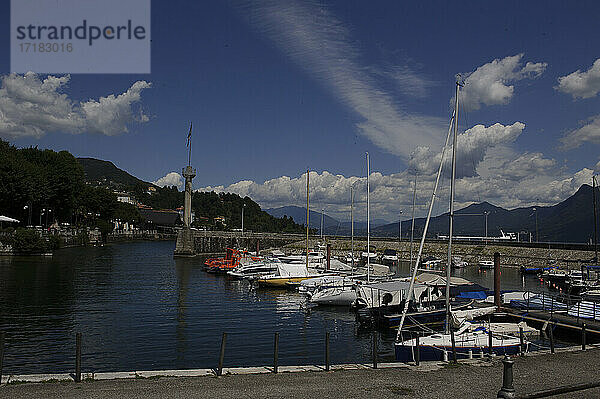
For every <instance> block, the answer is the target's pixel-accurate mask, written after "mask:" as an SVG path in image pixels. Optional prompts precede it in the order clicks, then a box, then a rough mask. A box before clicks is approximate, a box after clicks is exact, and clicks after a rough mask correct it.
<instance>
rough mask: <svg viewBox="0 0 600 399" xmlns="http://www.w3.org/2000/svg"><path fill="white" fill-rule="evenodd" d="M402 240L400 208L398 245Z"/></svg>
mask: <svg viewBox="0 0 600 399" xmlns="http://www.w3.org/2000/svg"><path fill="white" fill-rule="evenodd" d="M400 241H402V210H400V216H398V245H400Z"/></svg>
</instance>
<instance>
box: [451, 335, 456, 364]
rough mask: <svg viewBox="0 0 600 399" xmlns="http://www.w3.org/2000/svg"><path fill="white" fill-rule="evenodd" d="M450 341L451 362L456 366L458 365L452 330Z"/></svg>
mask: <svg viewBox="0 0 600 399" xmlns="http://www.w3.org/2000/svg"><path fill="white" fill-rule="evenodd" d="M450 340H451V341H452V362H453V363H454V364H456V363H458V360H456V340H455V338H454V330H453V329H452V328H451V329H450Z"/></svg>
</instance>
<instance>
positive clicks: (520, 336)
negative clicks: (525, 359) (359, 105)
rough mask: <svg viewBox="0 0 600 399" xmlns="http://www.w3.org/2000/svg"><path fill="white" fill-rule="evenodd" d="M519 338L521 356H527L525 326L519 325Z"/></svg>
mask: <svg viewBox="0 0 600 399" xmlns="http://www.w3.org/2000/svg"><path fill="white" fill-rule="evenodd" d="M519 339H520V341H521V347H520V348H521V356H525V337H524V336H523V327H519Z"/></svg>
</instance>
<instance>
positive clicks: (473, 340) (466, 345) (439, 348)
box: [395, 79, 521, 361]
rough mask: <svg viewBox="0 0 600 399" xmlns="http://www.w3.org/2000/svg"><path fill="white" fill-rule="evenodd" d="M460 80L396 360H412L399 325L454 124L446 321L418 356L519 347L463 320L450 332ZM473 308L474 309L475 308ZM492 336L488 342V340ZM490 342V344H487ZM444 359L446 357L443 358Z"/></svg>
mask: <svg viewBox="0 0 600 399" xmlns="http://www.w3.org/2000/svg"><path fill="white" fill-rule="evenodd" d="M460 87H461V83H460V82H459V80H458V79H457V81H456V97H455V100H456V101H455V106H454V113H453V116H452V119H451V122H450V127H449V129H448V136H447V137H446V144H445V146H444V148H443V149H442V157H441V161H440V166H439V169H438V173H437V178H436V182H435V185H434V189H433V194H432V197H431V201H430V204H429V212H428V214H427V220H426V222H425V229H424V231H423V236H422V238H421V244H420V246H419V253H418V255H417V261H416V263H415V265H414V269H413V275H412V278H411V283H410V288H409V292H408V298H407V300H406V301H405V306H404V311H403V313H402V317H401V320H400V325H399V326H398V332H397V336H396V343H395V354H396V360H398V361H409V360H413V359H414V348H415V346H416V345H417V343H416V339H409V340H403V339H402V327H403V325H404V320H405V317H406V313H407V310H408V305H409V302H410V299H411V297H412V296H413V294H414V292H413V290H414V281H415V276H416V272H417V266H418V264H419V261H420V258H421V254H422V251H423V245H424V243H425V236H426V234H427V228H428V226H429V221H430V218H431V211H432V209H433V204H434V201H435V196H436V191H437V188H438V184H439V180H440V176H441V172H442V168H443V164H444V155H445V151H446V148H447V147H448V144H449V139H450V133H451V132H452V127H454V134H453V140H452V143H453V145H452V178H451V181H450V182H451V183H450V184H451V185H450V206H449V208H450V212H449V216H450V222H449V235H448V263H447V267H446V294H445V300H446V322H445V332H444V333H443V334H441V333H440V334H432V335H429V336H426V337H423V338H421V339H420V342H419V351H420V357H421V359H422V360H442V359H444V357H445V356H444V353H446V356H447V351H448V350H449V348H450V349H451V348H452V346H454V348H455V350H456V353H457V357H458V355H459V354H466V353H469V352H471V354H472V353H473V351H481V352H482V353H483V351H484V349H483V348H486V349H487V351H488V352H489V351H493V352H495V353H499V354H500V353H501V354H512V353H516V352H518V351H519V350H520V349H521V345H520V344H521V343H520V340H519V339H518V338H516V337H511V336H505V335H499V334H494V333H493V332H492V333H490V332H489V331H487V330H486V329H485V328H479V329H474V330H473V329H469V327H470V324H469V323H467V322H465V323H463V325H462V326H461V328H460V329H459V330H458V331H456V332H455V333H454V334H452V332H451V328H452V327H451V325H450V321H451V317H452V307H451V302H450V271H451V267H450V265H451V264H452V232H453V231H452V230H453V222H454V191H455V180H456V142H457V136H458V111H459V102H458V99H459V92H460ZM474 311H476V310H474ZM490 337H491V343H490ZM452 341H454V345H452ZM490 344H491V347H490ZM446 359H447V357H446Z"/></svg>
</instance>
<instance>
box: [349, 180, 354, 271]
mask: <svg viewBox="0 0 600 399" xmlns="http://www.w3.org/2000/svg"><path fill="white" fill-rule="evenodd" d="M350 228H351V231H352V238H351V241H350V253H351V254H352V273H354V185H352V186H350Z"/></svg>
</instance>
